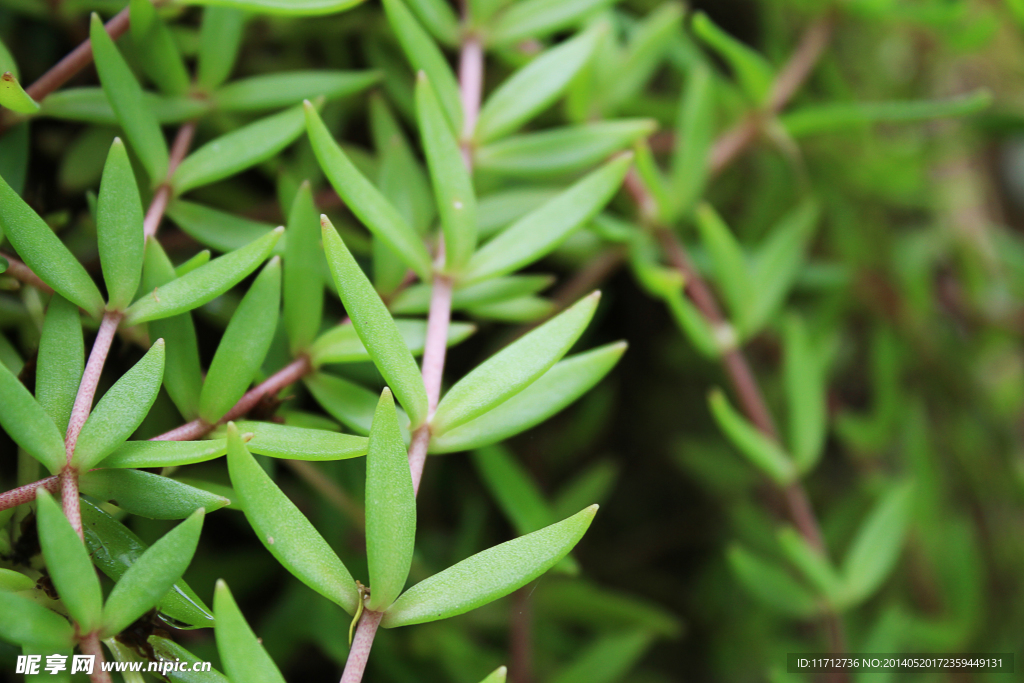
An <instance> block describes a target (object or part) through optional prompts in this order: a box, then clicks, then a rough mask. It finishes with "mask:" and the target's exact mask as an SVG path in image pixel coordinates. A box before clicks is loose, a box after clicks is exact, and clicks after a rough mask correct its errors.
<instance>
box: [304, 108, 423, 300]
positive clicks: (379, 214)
mask: <svg viewBox="0 0 1024 683" xmlns="http://www.w3.org/2000/svg"><path fill="white" fill-rule="evenodd" d="M306 127H307V130H308V132H309V140H310V142H311V143H312V145H313V151H314V152H315V153H316V157H317V159H318V160H319V161H320V166H321V168H323V170H324V173H325V174H326V175H327V179H328V180H330V181H331V186H332V187H334V189H335V190H336V191H337V192H338V195H339V196H340V197H341V198H342V199H343V200H344V201H345V204H346V205H347V206H348V207H349V209H351V210H352V213H354V214H355V215H356V217H357V218H359V220H360V221H362V222H363V224H364V225H365V226H366V227H367V228H369V229H370V231H371V232H372V233H373V234H374V235H375V236H377V237H379V238H380V239H382V240H384V242H386V243H387V245H388V246H389V247H391V249H392V250H393V251H394V252H395V253H396V254H398V255H399V256H401V257H402V259H403V260H404V261H405V262H406V264H407V265H408V266H409V267H410V268H412V269H413V270H414V271H416V274H417V275H419V276H420V278H422V279H423V280H430V277H431V273H432V266H431V262H430V254H428V253H427V249H426V247H424V246H423V242H422V241H421V240H420V237H419V235H417V234H416V231H415V230H413V228H412V226H410V225H409V224H408V223H407V222H406V221H405V219H403V218H402V216H401V214H399V213H398V210H397V209H395V207H394V206H392V205H391V202H389V201H388V200H387V199H385V198H384V196H383V195H382V194H381V193H380V192H379V191H378V190H377V188H375V187H374V186H373V185H372V184H371V183H370V181H368V180H367V179H366V178H365V177H364V176H363V175H362V174H361V173H360V172H359V171H358V170H357V169H356V167H355V166H353V165H352V162H351V161H350V160H349V158H348V157H347V156H346V155H345V153H344V152H343V151H341V148H340V147H339V146H338V143H336V142H335V141H334V138H332V137H331V134H330V133H329V132H328V131H327V127H326V126H325V125H324V122H323V121H322V120H321V119H320V115H319V114H317V113H316V110H315V109H313V107H312V105H310V104H308V103H307V104H306Z"/></svg>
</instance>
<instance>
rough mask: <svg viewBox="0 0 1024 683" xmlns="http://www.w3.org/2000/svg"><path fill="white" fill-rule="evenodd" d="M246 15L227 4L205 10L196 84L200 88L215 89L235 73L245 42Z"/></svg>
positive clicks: (201, 28)
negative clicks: (236, 60)
mask: <svg viewBox="0 0 1024 683" xmlns="http://www.w3.org/2000/svg"><path fill="white" fill-rule="evenodd" d="M245 18H246V13H245V12H244V11H242V10H241V9H238V8H236V7H230V6H226V5H225V6H222V7H218V6H216V5H214V6H211V7H207V8H206V9H204V10H203V21H202V25H201V26H200V29H199V59H198V60H197V61H198V64H197V72H198V73H197V75H196V83H197V84H198V85H199V86H200V87H203V88H206V89H207V90H212V89H213V88H216V87H217V86H218V85H220V84H221V83H223V82H224V81H226V80H227V78H228V76H229V75H230V74H231V69H232V68H233V67H234V65H235V59H236V58H237V57H238V48H239V46H240V45H241V44H242V31H243V30H244V29H245Z"/></svg>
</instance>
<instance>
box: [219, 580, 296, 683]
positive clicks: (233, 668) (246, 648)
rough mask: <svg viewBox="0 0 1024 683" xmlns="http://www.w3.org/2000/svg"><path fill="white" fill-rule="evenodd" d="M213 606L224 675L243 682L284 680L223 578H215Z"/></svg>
mask: <svg viewBox="0 0 1024 683" xmlns="http://www.w3.org/2000/svg"><path fill="white" fill-rule="evenodd" d="M213 609H214V612H215V613H216V614H217V624H216V626H214V632H215V633H216V635H217V652H218V653H220V661H221V662H223V663H224V671H225V672H227V675H228V678H229V679H230V680H231V681H246V682H247V683H250V682H251V683H284V677H283V676H281V672H280V671H279V670H278V668H277V665H276V664H274V660H273V659H271V658H270V655H268V654H267V650H266V648H264V647H263V644H262V643H261V642H260V640H259V639H258V638H257V637H256V634H255V633H253V632H252V629H251V628H250V627H249V624H248V623H246V621H245V617H244V616H242V612H241V610H239V609H238V605H237V604H236V603H235V598H234V597H233V596H232V595H231V591H230V590H228V585H227V584H226V583H224V580H223V579H219V580H218V581H217V587H216V588H215V589H214V593H213Z"/></svg>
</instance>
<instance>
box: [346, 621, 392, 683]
mask: <svg viewBox="0 0 1024 683" xmlns="http://www.w3.org/2000/svg"><path fill="white" fill-rule="evenodd" d="M383 616H384V613H383V612H373V611H371V610H363V616H362V617H360V618H359V626H358V627H356V635H355V637H354V638H353V639H352V649H351V650H349V652H348V659H347V660H345V671H344V673H342V674H341V683H359V682H360V681H361V680H363V672H364V671H366V662H368V661H369V659H370V649H371V648H372V647H373V639H374V636H376V635H377V627H378V626H380V620H381V618H382V617H383Z"/></svg>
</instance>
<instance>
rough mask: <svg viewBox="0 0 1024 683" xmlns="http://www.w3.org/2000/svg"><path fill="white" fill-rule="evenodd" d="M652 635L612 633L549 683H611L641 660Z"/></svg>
mask: <svg viewBox="0 0 1024 683" xmlns="http://www.w3.org/2000/svg"><path fill="white" fill-rule="evenodd" d="M653 640H654V636H653V635H652V634H650V633H646V632H644V631H638V630H629V631H625V632H623V633H612V634H609V635H606V636H602V637H600V638H599V639H598V640H596V641H595V642H593V643H591V644H590V645H589V646H588V647H587V648H586V649H585V650H584V651H583V653H582V654H581V655H580V656H579V658H577V659H576V660H575V661H574V662H572V663H571V664H569V665H568V666H566V667H565V668H564V669H562V670H561V671H559V672H558V673H556V674H555V675H554V676H552V677H551V683H614V682H615V681H619V680H622V679H623V678H624V677H625V675H626V674H627V673H629V670H630V669H632V668H633V667H634V666H635V665H636V663H637V662H638V661H639V660H640V658H641V657H643V655H644V653H645V652H647V649H648V648H649V647H650V646H651V642H652V641H653Z"/></svg>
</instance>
